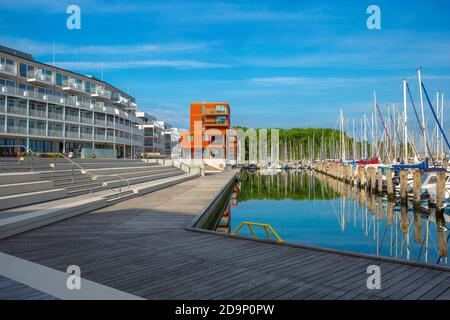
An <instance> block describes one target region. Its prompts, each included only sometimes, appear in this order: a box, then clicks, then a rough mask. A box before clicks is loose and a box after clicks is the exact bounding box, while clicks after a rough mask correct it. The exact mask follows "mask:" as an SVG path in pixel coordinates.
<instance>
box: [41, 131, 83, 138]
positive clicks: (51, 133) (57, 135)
mask: <svg viewBox="0 0 450 320" xmlns="http://www.w3.org/2000/svg"><path fill="white" fill-rule="evenodd" d="M76 134H77V137H78V132H77V133H76ZM48 135H49V136H50V137H55V138H62V137H63V131H62V130H48Z"/></svg>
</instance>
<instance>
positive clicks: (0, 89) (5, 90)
mask: <svg viewBox="0 0 450 320" xmlns="http://www.w3.org/2000/svg"><path fill="white" fill-rule="evenodd" d="M0 93H3V94H10V95H17V90H16V88H15V87H11V86H1V87H0Z"/></svg>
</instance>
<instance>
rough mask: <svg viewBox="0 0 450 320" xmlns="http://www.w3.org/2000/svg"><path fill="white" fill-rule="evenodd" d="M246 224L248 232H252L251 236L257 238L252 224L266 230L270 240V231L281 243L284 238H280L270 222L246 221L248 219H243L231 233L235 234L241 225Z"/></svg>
mask: <svg viewBox="0 0 450 320" xmlns="http://www.w3.org/2000/svg"><path fill="white" fill-rule="evenodd" d="M245 225H246V226H248V229H249V230H250V232H251V233H252V236H253V238H255V239H256V238H257V237H256V234H255V231H254V230H253V228H252V226H255V227H263V228H264V231H265V232H266V235H267V238H268V239H269V240H271V237H270V232H269V231H271V232H272V234H273V235H274V236H275V238H276V239H277V242H280V243H283V242H284V240H283V239H281V238H280V236H279V235H278V233H277V232H276V231H275V230H274V229H273V228H272V226H271V225H270V224H267V223H257V222H248V221H243V222H241V223H240V224H239V226H238V227H237V228H236V230H234V231H233V233H232V235H233V236H236V235H237V233H238V231H239V230H240V229H241V228H242V227H243V226H245Z"/></svg>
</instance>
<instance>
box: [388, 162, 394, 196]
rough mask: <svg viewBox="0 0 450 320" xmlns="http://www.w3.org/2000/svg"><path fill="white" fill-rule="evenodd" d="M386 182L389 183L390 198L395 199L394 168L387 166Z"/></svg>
mask: <svg viewBox="0 0 450 320" xmlns="http://www.w3.org/2000/svg"><path fill="white" fill-rule="evenodd" d="M386 184H387V193H388V199H389V200H394V199H395V195H394V184H393V182H392V169H391V168H387V169H386Z"/></svg>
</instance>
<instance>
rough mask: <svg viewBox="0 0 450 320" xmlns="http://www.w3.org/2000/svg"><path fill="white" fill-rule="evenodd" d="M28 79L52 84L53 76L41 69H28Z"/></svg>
mask: <svg viewBox="0 0 450 320" xmlns="http://www.w3.org/2000/svg"><path fill="white" fill-rule="evenodd" d="M27 77H28V81H30V82H40V83H47V84H53V76H52V74H51V73H47V72H45V71H44V70H42V69H35V70H30V71H28V73H27Z"/></svg>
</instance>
